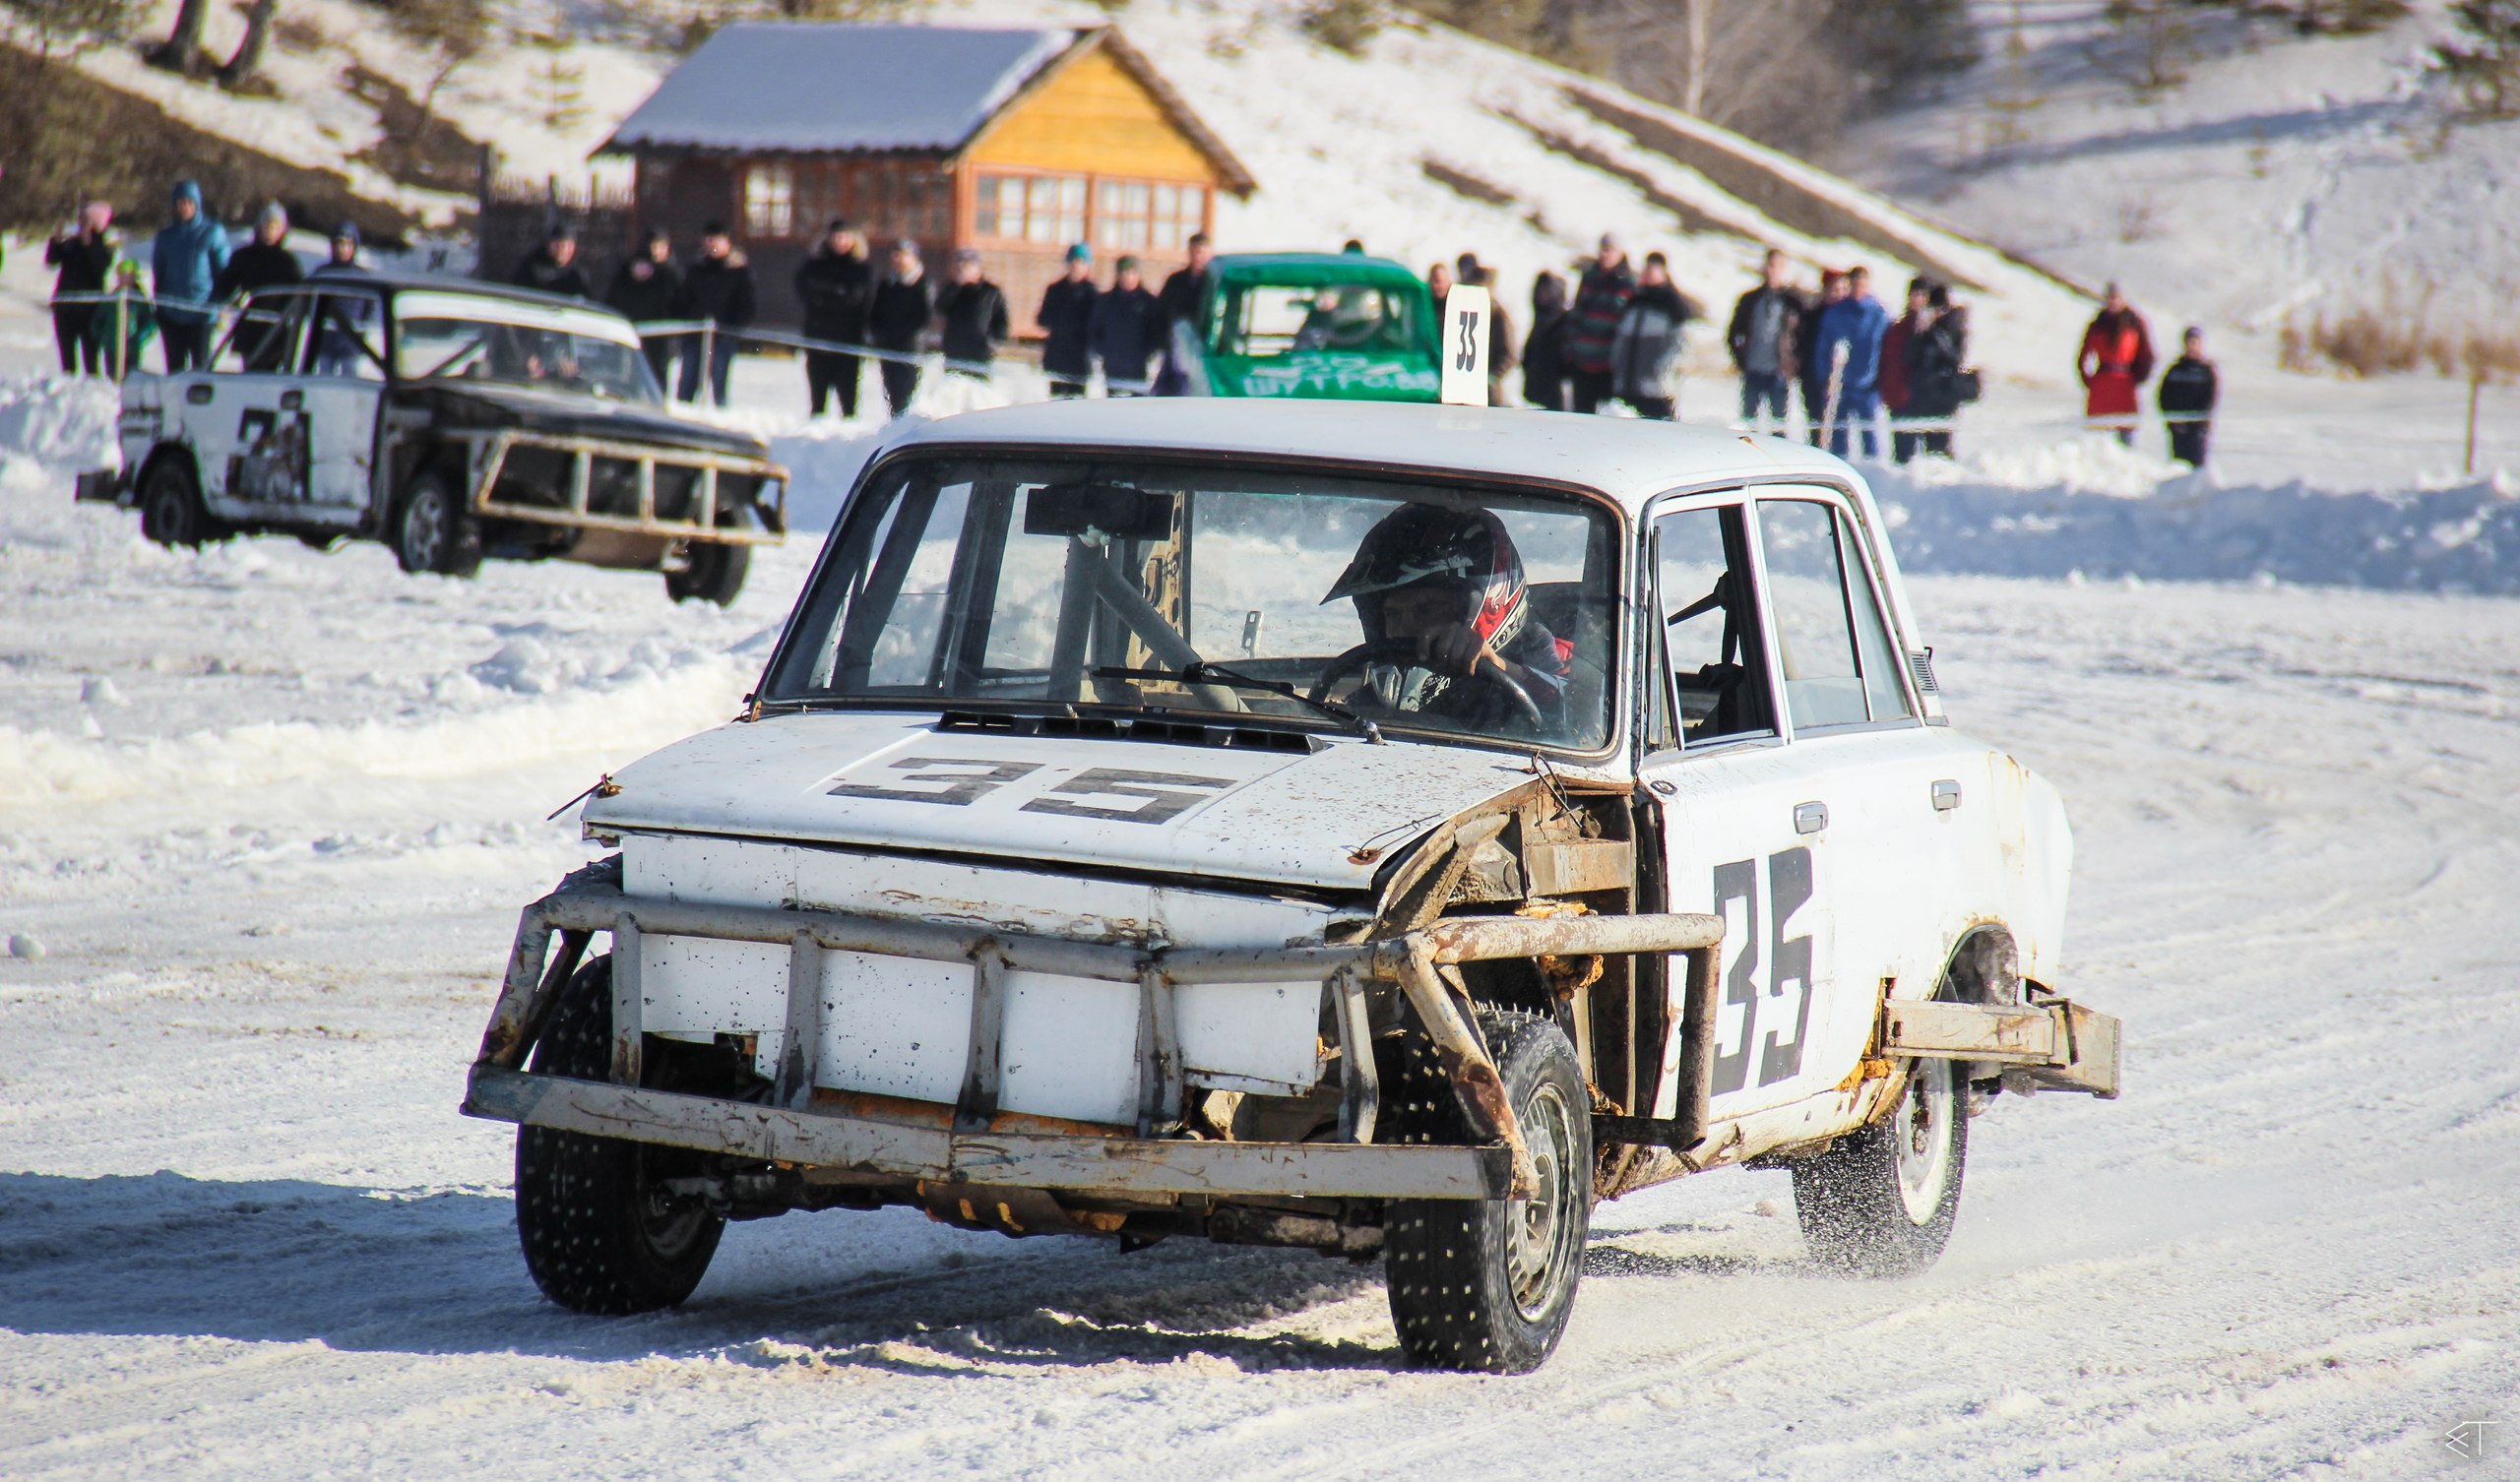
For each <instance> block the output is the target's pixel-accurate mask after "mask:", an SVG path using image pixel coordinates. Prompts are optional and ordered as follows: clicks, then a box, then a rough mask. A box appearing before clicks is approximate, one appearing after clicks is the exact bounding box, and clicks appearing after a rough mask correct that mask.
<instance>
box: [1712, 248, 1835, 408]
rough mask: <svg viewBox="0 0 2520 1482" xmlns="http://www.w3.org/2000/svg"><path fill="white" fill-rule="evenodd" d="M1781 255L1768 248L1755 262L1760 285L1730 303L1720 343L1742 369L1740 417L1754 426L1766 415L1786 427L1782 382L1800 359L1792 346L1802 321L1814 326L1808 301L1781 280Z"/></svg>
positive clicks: (1786, 381) (1785, 382) (1784, 384)
mask: <svg viewBox="0 0 2520 1482" xmlns="http://www.w3.org/2000/svg"><path fill="white" fill-rule="evenodd" d="M1786 268H1787V264H1786V257H1785V254H1784V253H1782V252H1779V251H1777V250H1776V249H1774V248H1770V249H1769V250H1768V255H1767V257H1766V259H1765V260H1764V261H1763V262H1762V263H1761V264H1760V267H1759V285H1758V286H1757V287H1755V288H1752V289H1751V290H1750V291H1749V292H1747V293H1744V294H1742V295H1741V297H1740V300H1739V301H1738V302H1736V303H1735V304H1733V323H1732V324H1731V326H1730V327H1728V328H1727V329H1726V331H1725V333H1724V342H1725V344H1726V345H1727V346H1728V347H1729V348H1730V349H1731V350H1732V351H1733V369H1734V370H1737V371H1739V372H1740V373H1741V420H1742V421H1743V422H1746V423H1749V424H1751V425H1753V426H1757V425H1763V424H1764V422H1765V421H1766V419H1767V418H1770V417H1773V418H1775V419H1776V424H1777V426H1778V428H1779V429H1782V428H1783V427H1784V426H1785V404H1786V391H1785V389H1786V387H1787V386H1789V385H1791V384H1793V382H1794V381H1795V379H1796V372H1797V371H1798V369H1799V368H1800V366H1801V365H1802V364H1803V363H1804V362H1803V361H1801V360H1800V359H1799V358H1798V355H1797V351H1798V349H1799V347H1800V345H1801V343H1802V338H1803V336H1802V329H1803V324H1804V321H1806V320H1808V321H1810V323H1811V328H1812V330H1813V331H1814V332H1817V330H1818V329H1819V322H1818V319H1817V317H1816V316H1814V315H1813V314H1811V312H1810V306H1809V305H1807V304H1805V303H1804V302H1803V301H1802V295H1801V294H1800V293H1798V292H1796V291H1795V289H1794V288H1792V287H1790V286H1788V284H1787V283H1786V280H1785V275H1786Z"/></svg>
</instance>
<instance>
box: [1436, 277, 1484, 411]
mask: <svg viewBox="0 0 2520 1482" xmlns="http://www.w3.org/2000/svg"><path fill="white" fill-rule="evenodd" d="M1491 312H1493V310H1492V307H1491V305H1490V304H1489V303H1488V300H1487V290H1486V289H1484V288H1474V287H1471V286H1470V285H1468V284H1467V283H1464V284H1460V285H1457V286H1455V287H1454V288H1453V290H1452V291H1451V292H1449V293H1447V294H1445V295H1444V304H1443V308H1442V310H1441V311H1440V314H1439V317H1440V319H1441V320H1442V328H1441V330H1440V332H1439V333H1438V334H1437V335H1436V337H1435V358H1436V359H1437V360H1438V361H1440V362H1441V363H1442V365H1443V370H1444V379H1443V386H1442V389H1441V391H1440V392H1439V393H1438V394H1437V395H1438V399H1439V400H1440V401H1443V402H1444V404H1445V405H1447V406H1484V405H1486V404H1487V322H1488V321H1487V316H1488V315H1489V314H1490V313H1491Z"/></svg>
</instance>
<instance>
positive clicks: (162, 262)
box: [149, 180, 227, 376]
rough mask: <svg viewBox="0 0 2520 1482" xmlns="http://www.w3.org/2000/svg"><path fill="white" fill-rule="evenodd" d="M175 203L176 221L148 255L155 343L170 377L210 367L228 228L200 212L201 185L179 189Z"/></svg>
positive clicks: (162, 232) (161, 232) (188, 182)
mask: <svg viewBox="0 0 2520 1482" xmlns="http://www.w3.org/2000/svg"><path fill="white" fill-rule="evenodd" d="M174 200H175V219H173V220H172V221H169V222H167V223H166V225H165V226H164V227H162V228H161V229H159V231H158V239H157V240H156V241H155V242H154V243H152V244H151V246H150V250H149V259H150V261H149V277H150V280H151V282H152V283H153V284H154V285H155V287H156V289H157V293H158V343H159V344H160V345H163V346H164V347H165V355H166V374H168V375H170V376H171V375H174V374H175V373H176V372H178V371H184V370H190V369H192V368H193V367H194V366H207V365H208V364H209V363H210V331H211V327H212V326H213V325H214V324H216V323H217V322H218V318H219V310H218V308H217V306H216V304H215V303H214V302H213V300H214V299H215V298H216V297H217V295H218V292H219V275H220V273H221V271H222V270H223V269H225V268H226V266H227V228H226V227H224V226H221V225H220V224H219V223H218V222H217V221H214V220H212V219H211V218H210V214H209V213H208V212H206V211H204V210H202V205H201V186H200V184H199V183H198V182H195V181H191V180H186V181H182V182H180V183H178V184H177V185H176V187H175V198H174Z"/></svg>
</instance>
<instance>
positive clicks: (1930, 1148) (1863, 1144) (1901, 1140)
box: [1794, 1060, 1969, 1276]
mask: <svg viewBox="0 0 2520 1482" xmlns="http://www.w3.org/2000/svg"><path fill="white" fill-rule="evenodd" d="M1961 1093H1962V1086H1961V1079H1960V1067H1959V1065H1958V1064H1957V1063H1955V1062H1953V1061H1949V1060H1913V1061H1910V1062H1909V1063H1908V1086H1907V1089H1906V1091H1905V1092H1904V1093H1903V1094H1902V1095H1901V1096H1900V1097H1899V1105H1898V1107H1897V1109H1896V1110H1894V1111H1892V1112H1891V1114H1890V1115H1889V1116H1887V1117H1885V1118H1883V1119H1882V1120H1880V1121H1878V1122H1875V1123H1874V1124H1872V1125H1871V1126H1870V1127H1867V1128H1865V1129H1863V1130H1862V1131H1861V1132H1858V1133H1853V1134H1850V1135H1849V1136H1847V1137H1843V1138H1840V1139H1839V1140H1838V1141H1837V1143H1836V1145H1834V1146H1832V1147H1831V1148H1830V1149H1829V1150H1828V1151H1826V1152H1824V1153H1822V1154H1820V1155H1819V1156H1818V1157H1816V1158H1809V1159H1806V1160H1804V1161H1801V1162H1797V1163H1796V1164H1795V1165H1794V1213H1795V1217H1796V1220H1798V1221H1799V1222H1800V1224H1801V1226H1802V1239H1803V1243H1804V1244H1806V1245H1808V1246H1809V1247H1810V1248H1811V1254H1812V1255H1813V1256H1815V1257H1817V1258H1818V1259H1819V1260H1820V1261H1822V1262H1824V1263H1826V1264H1828V1265H1830V1266H1837V1267H1839V1268H1840V1269H1842V1270H1845V1271H1848V1272H1850V1273H1852V1274H1855V1275H1859V1276H1908V1275H1914V1274H1915V1273H1916V1272H1918V1271H1922V1270H1923V1269H1924V1268H1925V1267H1927V1266H1931V1265H1933V1263H1934V1260H1935V1258H1937V1257H1939V1256H1940V1255H1941V1254H1942V1248H1943V1245H1944V1243H1945V1242H1946V1241H1948V1240H1950V1238H1951V1222H1952V1220H1953V1219H1954V1218H1956V1217H1957V1216H1958V1215H1959V1212H1960V1182H1961V1175H1962V1173H1963V1172H1964V1171H1965V1170H1966V1168H1967V1165H1968V1161H1969V1118H1968V1116H1967V1115H1966V1113H1965V1109H1964V1107H1963V1106H1962V1103H1961Z"/></svg>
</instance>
